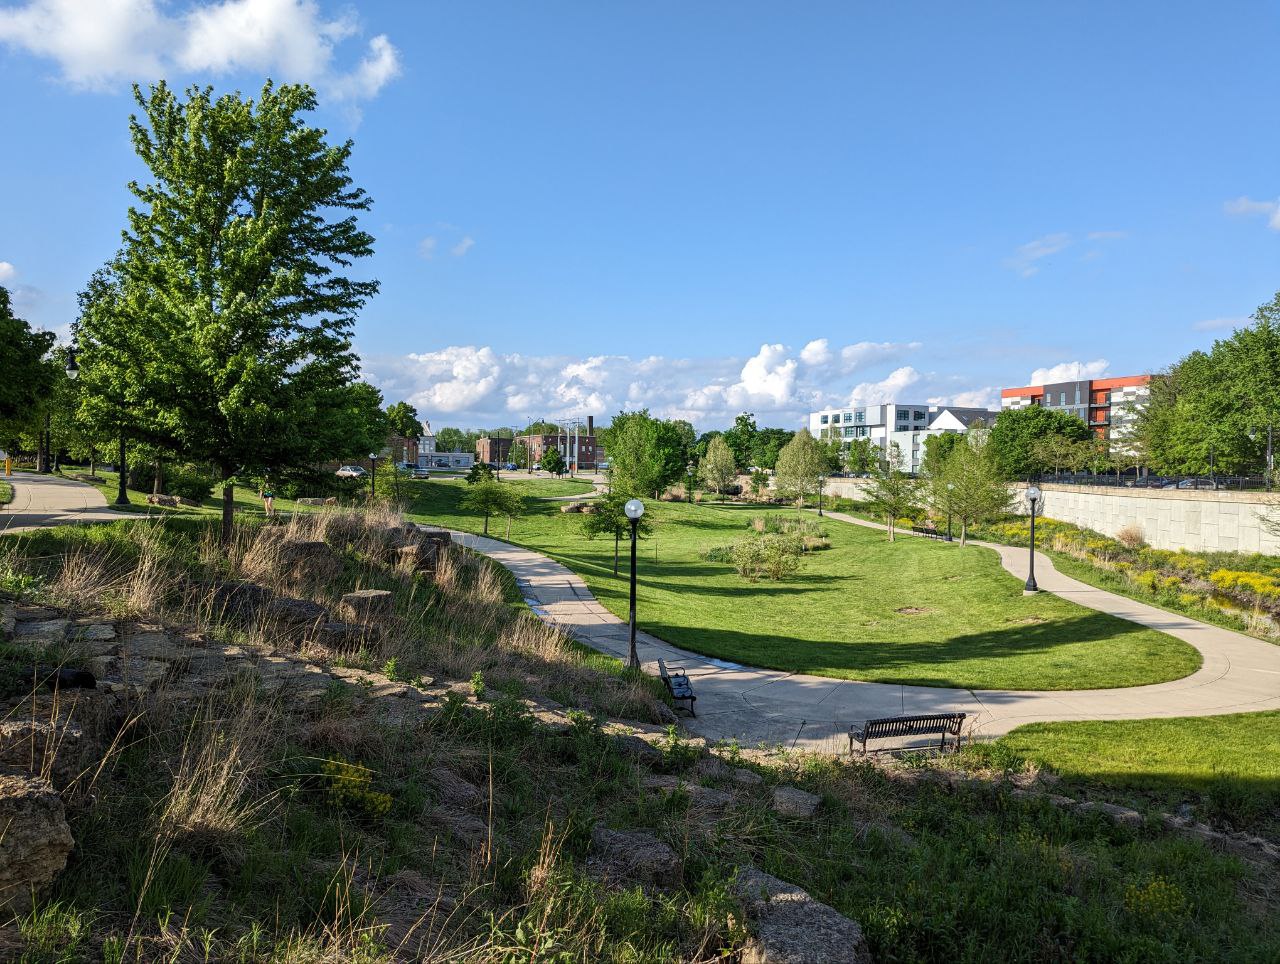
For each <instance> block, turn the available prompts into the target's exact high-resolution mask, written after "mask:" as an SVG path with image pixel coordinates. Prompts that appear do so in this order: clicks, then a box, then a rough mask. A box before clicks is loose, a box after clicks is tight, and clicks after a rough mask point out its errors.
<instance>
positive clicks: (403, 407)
mask: <svg viewBox="0 0 1280 964" xmlns="http://www.w3.org/2000/svg"><path fill="white" fill-rule="evenodd" d="M387 428H388V430H390V432H391V434H392V435H399V436H400V437H401V438H418V437H420V436H421V435H422V420H421V419H420V418H418V410H417V409H416V408H414V407H413V406H412V405H410V404H409V403H408V402H396V403H395V404H394V405H389V406H387Z"/></svg>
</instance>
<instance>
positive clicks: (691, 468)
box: [684, 459, 698, 505]
mask: <svg viewBox="0 0 1280 964" xmlns="http://www.w3.org/2000/svg"><path fill="white" fill-rule="evenodd" d="M697 471H698V466H697V465H696V464H695V463H694V461H693V459H690V460H689V464H688V465H686V466H685V472H687V473H688V476H689V486H688V488H687V489H686V490H685V493H684V494H685V501H686V502H688V503H689V504H690V505H693V483H694V482H695V481H696V479H695V476H694V473H695V472H697Z"/></svg>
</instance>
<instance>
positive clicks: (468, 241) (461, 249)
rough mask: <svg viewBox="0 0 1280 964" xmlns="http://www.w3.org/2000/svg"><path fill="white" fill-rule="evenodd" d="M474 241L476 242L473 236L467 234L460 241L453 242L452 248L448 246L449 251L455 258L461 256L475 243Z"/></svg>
mask: <svg viewBox="0 0 1280 964" xmlns="http://www.w3.org/2000/svg"><path fill="white" fill-rule="evenodd" d="M475 243H476V242H475V238H473V237H471V235H467V236H466V237H465V238H463V239H462V240H461V241H459V242H458V243H457V244H455V245H454V246H453V247H452V248H450V249H449V253H450V254H451V255H453V256H454V257H455V258H461V257H462V256H463V255H465V254H466V253H467V252H468V251H470V250H471V248H472V247H473V246H474V245H475Z"/></svg>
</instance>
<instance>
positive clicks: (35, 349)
mask: <svg viewBox="0 0 1280 964" xmlns="http://www.w3.org/2000/svg"><path fill="white" fill-rule="evenodd" d="M53 341H54V337H53V333H52V332H48V331H32V330H31V326H30V325H28V324H27V323H26V322H25V321H23V320H22V319H21V318H18V317H16V316H15V315H14V313H13V303H12V301H11V300H10V297H9V289H8V288H5V287H4V286H3V285H0V346H2V347H3V351H0V426H3V425H5V424H6V423H10V422H14V421H19V420H25V419H26V418H27V417H28V416H30V415H31V414H32V412H33V410H34V409H35V407H36V404H37V403H38V402H39V400H40V399H42V398H44V397H46V396H47V395H48V393H49V390H50V389H51V388H52V387H53V382H54V377H55V375H56V370H55V368H54V366H53V364H52V363H51V362H50V360H49V358H48V355H49V351H50V349H52V348H53Z"/></svg>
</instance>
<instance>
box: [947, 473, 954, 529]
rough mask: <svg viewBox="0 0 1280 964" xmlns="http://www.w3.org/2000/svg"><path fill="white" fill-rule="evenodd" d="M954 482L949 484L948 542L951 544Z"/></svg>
mask: <svg viewBox="0 0 1280 964" xmlns="http://www.w3.org/2000/svg"><path fill="white" fill-rule="evenodd" d="M955 487H956V484H955V483H954V482H948V483H947V541H948V542H951V541H952V539H951V493H952V492H953V491H955Z"/></svg>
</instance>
